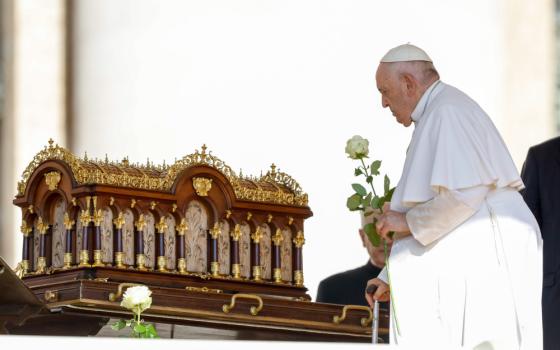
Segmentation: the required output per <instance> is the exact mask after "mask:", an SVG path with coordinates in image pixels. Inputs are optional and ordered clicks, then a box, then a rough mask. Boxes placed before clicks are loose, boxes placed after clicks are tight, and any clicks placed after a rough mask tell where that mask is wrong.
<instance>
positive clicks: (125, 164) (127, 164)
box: [121, 157, 130, 166]
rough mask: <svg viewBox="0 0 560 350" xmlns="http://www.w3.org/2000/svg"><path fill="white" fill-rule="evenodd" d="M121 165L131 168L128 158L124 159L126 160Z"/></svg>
mask: <svg viewBox="0 0 560 350" xmlns="http://www.w3.org/2000/svg"><path fill="white" fill-rule="evenodd" d="M121 164H122V165H123V166H129V165H130V163H129V161H128V157H124V158H123V159H122V160H121Z"/></svg>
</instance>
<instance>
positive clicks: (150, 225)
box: [144, 213, 156, 269]
mask: <svg viewBox="0 0 560 350" xmlns="http://www.w3.org/2000/svg"><path fill="white" fill-rule="evenodd" d="M144 218H145V220H146V227H144V254H145V255H146V267H147V268H150V269H153V268H154V265H155V261H156V257H155V252H156V240H155V232H156V226H155V221H156V220H155V219H154V215H153V214H152V213H147V214H144Z"/></svg>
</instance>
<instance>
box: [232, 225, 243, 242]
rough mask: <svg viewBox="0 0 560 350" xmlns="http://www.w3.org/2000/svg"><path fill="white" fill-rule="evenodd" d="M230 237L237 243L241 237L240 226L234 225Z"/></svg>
mask: <svg viewBox="0 0 560 350" xmlns="http://www.w3.org/2000/svg"><path fill="white" fill-rule="evenodd" d="M230 236H231V238H232V239H233V240H234V241H239V238H240V237H241V226H240V225H239V224H235V228H234V229H233V232H232V233H231V234H230Z"/></svg>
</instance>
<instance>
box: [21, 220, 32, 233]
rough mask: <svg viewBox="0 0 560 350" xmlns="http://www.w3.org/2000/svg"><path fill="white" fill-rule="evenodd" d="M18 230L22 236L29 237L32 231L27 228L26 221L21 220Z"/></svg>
mask: <svg viewBox="0 0 560 350" xmlns="http://www.w3.org/2000/svg"><path fill="white" fill-rule="evenodd" d="M20 230H21V233H23V235H24V236H29V234H30V233H31V231H33V228H31V227H29V226H27V221H25V220H22V221H21V226H20Z"/></svg>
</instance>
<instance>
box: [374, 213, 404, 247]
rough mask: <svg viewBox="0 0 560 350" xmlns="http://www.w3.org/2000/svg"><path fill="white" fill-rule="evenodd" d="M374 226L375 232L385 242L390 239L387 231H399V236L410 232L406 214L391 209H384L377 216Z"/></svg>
mask: <svg viewBox="0 0 560 350" xmlns="http://www.w3.org/2000/svg"><path fill="white" fill-rule="evenodd" d="M375 228H376V229H377V233H378V234H379V235H380V236H381V237H382V238H383V239H384V240H386V241H387V242H391V241H392V240H391V238H390V237H389V232H396V233H399V236H400V237H402V236H406V235H407V234H410V228H409V227H408V223H407V222H406V214H405V213H400V212H398V211H393V210H386V211H384V212H383V214H382V215H379V216H377V223H376V224H375Z"/></svg>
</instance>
